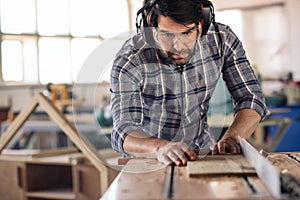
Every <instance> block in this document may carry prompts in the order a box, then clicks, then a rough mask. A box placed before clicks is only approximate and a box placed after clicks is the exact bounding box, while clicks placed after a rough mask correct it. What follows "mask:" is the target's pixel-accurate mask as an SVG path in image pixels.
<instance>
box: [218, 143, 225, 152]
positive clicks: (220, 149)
mask: <svg viewBox="0 0 300 200" xmlns="http://www.w3.org/2000/svg"><path fill="white" fill-rule="evenodd" d="M217 145H218V152H219V154H221V155H223V154H226V144H225V142H223V141H221V142H218V143H217Z"/></svg>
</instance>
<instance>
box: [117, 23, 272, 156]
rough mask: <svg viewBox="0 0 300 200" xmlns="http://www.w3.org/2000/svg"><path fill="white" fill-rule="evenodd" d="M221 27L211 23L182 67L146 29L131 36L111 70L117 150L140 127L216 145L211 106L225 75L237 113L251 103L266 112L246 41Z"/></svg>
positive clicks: (164, 136)
mask: <svg viewBox="0 0 300 200" xmlns="http://www.w3.org/2000/svg"><path fill="white" fill-rule="evenodd" d="M217 26H218V28H219V33H218V32H217V31H216V30H215V26H213V25H211V26H210V29H209V31H208V33H207V35H205V36H202V37H199V39H198V40H197V43H196V46H195V53H194V55H193V56H192V57H191V59H190V60H189V62H188V63H187V64H186V65H184V66H183V67H182V68H181V67H179V66H178V65H175V64H170V63H168V62H166V60H165V59H163V58H162V56H161V54H160V53H159V51H160V50H158V49H155V48H149V46H147V45H146V44H145V42H144V40H143V38H142V36H141V35H140V34H137V35H135V36H133V37H132V38H131V39H129V40H128V41H126V43H125V44H124V45H123V47H122V48H121V50H120V51H119V52H118V54H117V55H116V58H115V61H114V64H113V68H112V71H111V110H112V113H113V123H114V127H113V131H112V135H111V142H112V147H113V148H114V149H115V150H116V151H119V152H121V153H125V152H124V149H123V142H124V139H125V137H126V136H127V135H128V134H129V133H130V132H132V131H134V130H143V131H145V132H146V133H148V134H149V135H151V136H153V137H156V138H162V139H166V140H169V141H174V142H178V141H183V142H185V143H186V144H187V145H188V146H190V147H191V148H192V149H194V148H204V147H209V146H211V145H212V144H213V143H214V137H213V136H212V134H211V133H210V132H209V128H208V124H207V111H208V108H209V100H210V98H211V96H212V94H213V91H214V89H215V86H216V84H217V82H218V79H219V78H220V77H222V78H223V79H224V81H225V83H226V85H227V88H228V90H229V92H230V94H231V96H232V98H233V100H234V103H235V108H234V112H235V113H236V112H237V111H239V110H241V109H245V108H249V109H253V110H255V111H256V112H257V113H259V114H260V116H261V117H262V118H264V117H265V116H266V114H267V107H266V104H265V101H264V96H263V93H262V91H261V88H260V85H259V83H258V81H257V79H256V76H255V74H254V72H253V70H252V68H251V67H250V64H249V61H248V60H247V58H246V55H245V51H244V49H243V47H242V44H241V42H240V41H239V40H238V38H237V37H236V35H235V34H234V33H233V32H232V30H231V29H230V28H229V27H228V26H225V25H223V24H219V23H217ZM218 34H219V35H218ZM220 38H221V43H222V45H220V43H219V42H218V41H219V39H220ZM221 75H222V76H221Z"/></svg>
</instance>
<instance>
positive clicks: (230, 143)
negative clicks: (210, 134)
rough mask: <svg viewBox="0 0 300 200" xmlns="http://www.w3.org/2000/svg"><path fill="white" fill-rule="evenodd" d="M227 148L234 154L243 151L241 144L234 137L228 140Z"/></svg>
mask: <svg viewBox="0 0 300 200" xmlns="http://www.w3.org/2000/svg"><path fill="white" fill-rule="evenodd" d="M226 149H228V150H229V152H230V153H232V154H238V153H240V152H241V148H240V146H239V144H238V143H237V142H236V141H235V140H233V139H228V140H226Z"/></svg>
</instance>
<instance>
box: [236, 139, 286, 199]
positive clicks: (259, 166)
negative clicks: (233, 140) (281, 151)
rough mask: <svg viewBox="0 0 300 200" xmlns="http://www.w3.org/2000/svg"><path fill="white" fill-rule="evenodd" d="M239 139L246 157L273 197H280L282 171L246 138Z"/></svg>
mask: <svg viewBox="0 0 300 200" xmlns="http://www.w3.org/2000/svg"><path fill="white" fill-rule="evenodd" d="M239 141H240V145H241V148H242V151H243V154H244V156H245V158H246V159H247V160H248V162H249V163H250V164H251V165H252V166H253V167H254V168H255V170H256V173H257V175H258V177H259V178H260V179H261V180H262V182H263V183H264V184H265V186H266V187H267V188H268V190H269V191H270V193H271V194H272V195H273V197H275V198H280V197H281V190H280V172H279V171H278V170H277V168H276V167H275V166H274V165H272V164H271V162H269V161H268V160H267V159H266V158H265V157H264V156H262V155H261V154H260V153H259V152H258V151H257V150H256V149H255V148H254V147H253V146H251V145H250V144H249V143H248V142H247V141H246V140H245V139H244V138H241V137H240V138H239Z"/></svg>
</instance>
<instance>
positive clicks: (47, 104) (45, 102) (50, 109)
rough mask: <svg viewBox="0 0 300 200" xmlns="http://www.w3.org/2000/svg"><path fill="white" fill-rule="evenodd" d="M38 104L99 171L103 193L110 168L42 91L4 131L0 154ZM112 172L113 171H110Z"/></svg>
mask: <svg viewBox="0 0 300 200" xmlns="http://www.w3.org/2000/svg"><path fill="white" fill-rule="evenodd" d="M38 105H40V106H41V108H43V109H44V111H45V112H46V113H47V114H48V115H49V117H50V118H51V119H52V120H53V121H54V122H55V123H56V124H57V125H58V126H59V127H60V128H61V129H62V131H64V133H65V134H66V135H67V136H68V137H69V139H70V140H71V141H72V142H73V143H74V145H75V146H76V147H77V148H78V149H79V150H80V151H81V152H82V154H83V155H84V156H85V157H86V158H87V159H88V160H89V161H90V162H91V163H92V164H93V165H94V167H95V168H96V169H97V170H98V171H99V173H100V180H101V184H100V187H101V188H100V191H101V195H102V194H104V192H105V191H106V189H107V188H108V186H109V183H110V182H111V181H112V179H113V177H110V174H111V173H110V172H112V171H111V170H113V169H111V168H109V167H108V166H109V164H108V163H107V162H106V160H105V159H104V158H103V157H102V156H101V155H100V154H99V153H98V152H97V150H96V149H95V148H94V146H93V145H92V144H91V143H90V142H89V141H88V140H87V139H85V138H84V137H83V136H80V134H79V133H78V131H77V130H76V129H75V127H74V126H73V125H72V124H71V123H70V122H69V121H68V120H67V118H66V117H65V116H64V115H63V113H62V112H60V111H59V110H58V108H57V107H56V106H55V105H54V104H53V102H51V101H50V100H49V99H48V98H47V97H45V96H44V95H43V94H42V93H40V92H39V93H37V94H36V95H35V96H34V97H33V99H32V101H31V102H30V103H29V104H28V105H27V106H25V107H24V109H22V111H21V112H20V114H19V115H18V116H17V117H16V118H15V119H14V121H13V122H12V124H11V125H10V126H9V127H8V128H7V130H6V131H5V132H4V134H3V136H2V138H1V140H0V154H1V152H2V150H3V149H4V148H5V147H6V145H8V143H9V142H10V141H11V139H12V138H13V137H14V136H15V134H16V133H17V132H18V131H19V129H20V128H21V127H22V126H23V124H24V123H25V122H26V120H27V119H28V118H29V116H30V115H31V114H32V113H33V111H34V110H35V109H36V108H37V106H38ZM112 174H113V173H112Z"/></svg>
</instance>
